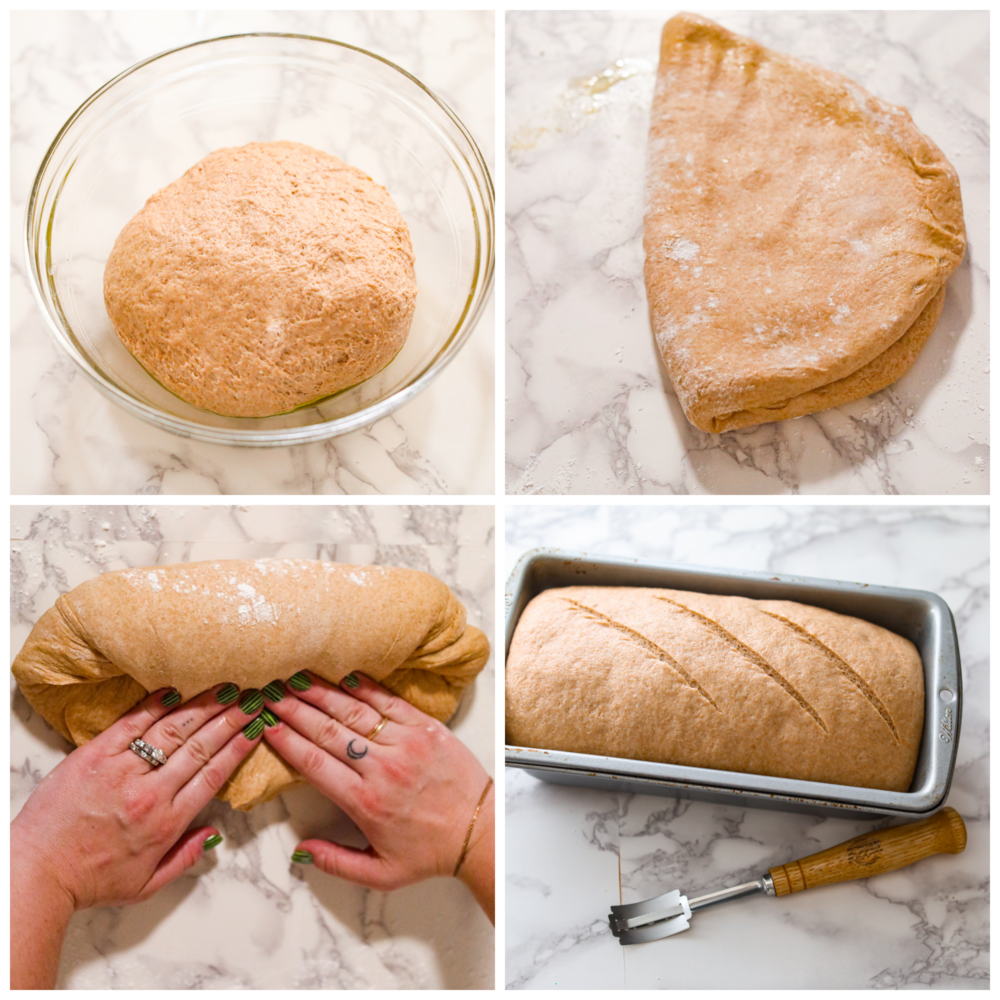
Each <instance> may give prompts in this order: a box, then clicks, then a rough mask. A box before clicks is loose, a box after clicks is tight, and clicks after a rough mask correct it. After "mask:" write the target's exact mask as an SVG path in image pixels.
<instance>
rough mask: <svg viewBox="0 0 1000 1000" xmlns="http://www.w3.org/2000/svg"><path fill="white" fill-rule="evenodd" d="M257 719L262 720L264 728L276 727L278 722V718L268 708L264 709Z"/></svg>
mask: <svg viewBox="0 0 1000 1000" xmlns="http://www.w3.org/2000/svg"><path fill="white" fill-rule="evenodd" d="M259 718H261V719H263V720H264V725H265V726H276V725H277V724H278V722H279V719H278V717H277V716H276V715H275V714H274V712H272V711H271V710H270V709H269V708H265V709H264V711H263V712H261V713H260V716H259Z"/></svg>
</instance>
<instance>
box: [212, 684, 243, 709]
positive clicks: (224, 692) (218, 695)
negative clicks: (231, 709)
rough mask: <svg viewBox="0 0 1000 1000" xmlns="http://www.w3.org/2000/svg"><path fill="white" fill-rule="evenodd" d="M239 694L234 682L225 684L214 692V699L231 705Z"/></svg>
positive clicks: (221, 703)
mask: <svg viewBox="0 0 1000 1000" xmlns="http://www.w3.org/2000/svg"><path fill="white" fill-rule="evenodd" d="M239 696H240V689H239V688H238V687H237V686H236V685H235V684H227V685H226V686H225V687H224V688H219V690H218V691H216V692H215V700H216V701H217V702H218V703H219V704H220V705H232V703H233V702H234V701H236V699H237V698H238V697H239Z"/></svg>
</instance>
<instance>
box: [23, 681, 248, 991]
mask: <svg viewBox="0 0 1000 1000" xmlns="http://www.w3.org/2000/svg"><path fill="white" fill-rule="evenodd" d="M238 693H239V692H238V691H237V689H236V687H235V685H232V684H228V685H219V686H218V687H216V688H212V689H211V690H209V691H206V692H205V693H204V694H201V695H199V696H198V697H197V698H194V699H193V700H192V701H189V702H188V703H187V704H185V705H181V706H180V707H178V708H175V709H174V708H173V706H174V705H175V704H176V701H175V699H176V698H177V694H176V692H171V691H158V692H156V693H155V694H152V695H150V696H149V697H148V698H146V699H144V700H143V701H141V702H140V703H139V704H138V705H136V707H135V708H133V709H132V711H130V712H129V713H128V714H127V715H124V716H122V718H121V719H119V720H118V721H117V722H116V723H115V724H114V725H113V726H111V727H109V728H108V729H106V730H105V731H104V732H103V733H101V734H100V736H97V737H96V738H95V739H93V740H91V741H90V742H89V743H87V744H85V745H84V746H82V747H79V748H78V749H76V750H74V751H73V752H72V753H71V754H70V755H69V756H68V757H67V758H66V759H65V760H64V761H62V763H60V764H59V765H58V766H57V767H56V768H55V769H54V770H53V771H52V772H51V773H50V774H48V775H47V776H46V777H45V778H44V779H43V780H42V781H41V783H40V784H39V785H38V787H37V788H36V789H35V790H34V791H33V792H32V793H31V796H30V797H29V798H28V801H27V802H26V803H25V804H24V808H23V809H22V810H21V811H20V813H19V814H18V815H17V817H16V818H15V819H14V821H13V822H12V823H11V880H12V884H11V913H12V921H11V924H12V935H11V981H12V985H13V984H14V983H15V982H19V983H20V984H21V985H22V987H24V986H45V985H49V986H51V985H52V983H53V982H54V980H55V972H56V968H57V967H58V961H59V947H60V945H61V939H62V934H63V933H64V932H65V928H66V924H67V923H68V921H69V917H70V916H71V915H72V913H73V911H74V910H81V909H85V908H87V907H90V906H111V905H117V904H121V903H134V902H137V901H139V900H143V899H147V898H148V897H149V896H151V895H152V894H153V893H154V892H156V890H157V889H159V888H161V887H162V886H164V885H166V884H167V883H168V882H171V881H173V880H174V879H175V878H177V876H178V875H180V874H181V873H182V872H183V871H184V870H185V869H187V868H190V867H191V865H193V864H194V863H195V862H196V861H197V860H198V859H199V858H200V857H201V855H202V852H203V850H205V842H206V840H208V839H209V838H210V837H212V835H214V834H217V831H216V830H215V829H214V828H213V827H210V826H203V827H198V828H196V829H194V830H187V826H188V824H189V823H190V822H191V821H192V820H193V819H194V817H195V816H196V815H197V814H198V812H200V811H201V810H202V809H203V808H204V807H205V806H206V805H208V803H209V802H210V801H211V800H212V797H213V796H214V795H215V793H216V792H217V791H218V790H219V789H220V788H221V787H222V785H223V784H224V783H225V782H226V781H227V780H228V779H229V777H230V775H231V774H232V773H233V771H234V770H236V767H237V765H239V763H240V762H241V761H242V760H243V759H244V758H245V757H246V756H247V754H248V753H250V751H251V750H252V749H253V747H254V744H255V742H256V740H257V738H259V736H260V733H259V731H256V732H255V730H259V729H261V728H263V726H262V724H261V723H259V722H258V723H257V724H256V726H255V728H254V729H251V730H250V732H251V734H252V736H253V738H250V736H248V735H246V734H245V732H244V727H247V726H248V724H249V723H251V721H252V719H253V717H254V716H257V715H259V714H260V711H261V708H262V707H263V699H262V697H261V696H260V694H259V693H258V692H255V691H248V692H244V695H243V697H242V698H241V699H240V701H239V703H234V702H235V699H236V698H237V696H238ZM164 701H166V704H164ZM241 704H242V705H244V706H246V710H244V709H243V708H241V707H240V706H241ZM135 739H141V740H143V741H145V742H146V743H148V744H150V745H151V746H154V747H159V748H160V749H161V750H163V751H164V753H165V754H166V755H167V758H168V759H167V762H166V763H165V764H163V765H162V766H158V767H154V766H153V765H152V764H150V763H148V762H147V761H145V760H143V759H142V758H141V757H139V756H138V755H137V754H136V753H134V752H133V751H132V750H130V749H129V745H130V744H131V743H132V741H133V740H135ZM185 830H187V832H185ZM215 843H218V841H217V840H215V841H214V842H213V843H210V844H209V845H208V846H209V848H211V847H213V846H215Z"/></svg>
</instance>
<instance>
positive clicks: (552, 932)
mask: <svg viewBox="0 0 1000 1000" xmlns="http://www.w3.org/2000/svg"><path fill="white" fill-rule="evenodd" d="M505 534H506V552H505V558H504V566H505V570H506V572H508V573H509V572H510V570H511V569H512V568H513V566H514V563H515V562H516V560H517V559H518V558H519V557H520V556H521V555H522V554H523V553H524V552H525V551H527V550H528V549H531V548H535V547H538V546H555V547H560V548H564V549H576V550H581V549H582V550H586V551H589V552H591V553H594V554H598V553H599V554H605V555H622V556H631V557H639V558H642V559H649V560H657V559H661V560H665V561H675V562H687V563H692V564H700V565H704V566H714V567H718V568H720V569H721V568H730V569H736V570H758V571H760V570H766V571H773V572H780V573H792V574H801V575H811V576H818V577H827V578H832V579H845V580H856V581H865V582H869V583H879V584H887V585H895V586H903V587H912V588H918V589H927V590H931V591H935V592H936V593H938V594H940V595H941V596H942V597H943V598H944V599H945V600H946V601H947V602H948V604H949V606H950V607H951V609H952V611H953V613H954V615H955V619H956V622H957V625H958V633H959V643H960V648H961V657H962V675H963V690H964V708H963V719H962V734H961V739H960V742H959V748H958V762H957V766H956V770H955V777H954V782H953V785H952V788H951V794H950V796H949V798H948V804H949V805H951V806H953V807H954V808H955V809H957V810H958V812H959V813H960V814H961V815H962V817H963V818H964V820H965V822H966V826H967V829H968V834H969V840H968V846H967V847H966V850H965V852H964V853H963V854H960V855H940V856H937V857H933V858H928V859H925V860H924V861H921V862H919V863H918V864H917V865H914V866H913V867H910V868H904V869H900V870H899V871H897V872H891V873H888V874H884V875H880V876H877V877H873V878H870V879H868V880H866V881H863V882H850V883H842V884H840V885H833V886H826V887H823V888H820V889H814V890H811V891H809V892H806V893H798V894H794V895H792V896H788V897H783V898H780V899H773V898H769V897H765V896H756V897H753V898H750V899H746V900H741V901H736V902H731V903H728V904H726V905H724V906H719V907H716V908H714V909H710V910H706V911H704V912H702V913H698V914H695V916H694V917H693V919H692V922H691V927H690V928H689V929H688V930H687V931H686V932H684V933H683V934H679V935H677V936H675V937H672V938H670V939H668V940H664V941H660V942H654V943H650V944H645V945H637V946H631V947H628V948H622V947H621V946H620V945H619V944H618V942H617V941H616V940H615V939H614V938H613V937H612V935H611V933H610V930H609V929H608V925H607V922H606V915H607V913H608V905H609V904H610V903H617V902H619V892H621V901H622V902H636V901H638V900H640V899H646V898H648V897H649V896H652V895H655V894H657V893H659V892H666V891H668V890H670V889H680V890H681V891H682V892H684V893H697V892H698V891H699V890H705V891H711V890H713V889H718V888H722V887H724V886H726V885H735V884H739V883H740V882H744V881H749V880H750V879H751V878H755V877H757V876H758V875H759V874H760V873H761V872H762V871H766V869H767V868H769V867H771V866H773V865H775V864H781V863H784V862H785V861H789V860H791V859H793V858H797V857H802V856H803V855H805V854H810V853H813V852H814V851H817V850H820V849H822V848H823V847H831V846H833V845H834V844H838V843H840V842H841V841H843V840H847V839H848V838H850V837H853V836H855V835H857V834H859V833H862V832H867V831H868V830H871V829H874V828H875V827H876V826H878V825H882V824H879V823H877V822H876V821H853V820H851V819H824V818H819V817H810V816H801V815H798V814H793V813H784V812H776V811H769V810H762V809H751V808H741V807H737V806H730V805H725V806H722V805H712V804H710V803H705V802H685V801H680V800H677V799H673V798H669V797H661V796H652V795H629V794H620V793H613V792H605V791H598V790H591V789H583V788H571V787H565V786H559V785H551V784H547V783H544V782H541V781H538V780H536V779H535V778H533V777H531V776H530V775H529V774H528V773H527V772H525V771H521V770H518V769H516V768H507V769H506V771H505V781H506V836H505V843H506V982H507V985H508V987H511V988H520V989H536V988H553V987H558V988H574V987H576V988H591V987H593V988H597V987H601V988H609V989H610V988H614V987H632V988H642V987H645V988H703V989H708V988H720V989H726V988H733V989H739V988H745V989H805V988H810V987H813V988H841V989H866V988H909V989H913V988H936V989H942V988H973V989H975V988H980V989H985V988H987V987H988V986H989V711H988V706H989V512H988V510H987V508H986V507H985V506H973V507H969V506H963V507H905V506H897V505H893V506H891V507H887V506H879V507H869V506H858V507H811V506H805V505H802V506H798V505H797V506H794V507H793V506H785V507H777V506H743V507H735V506H726V505H722V506H704V505H703V506H697V507H693V506H687V505H671V506H666V507H663V506H661V507H655V508H652V507H649V506H644V507H635V506H616V507H598V508H593V507H565V506H561V505H554V506H544V507H543V506H533V505H526V506H510V505H509V506H508V510H507V519H506V528H505ZM894 822H899V821H898V820H897V821H894Z"/></svg>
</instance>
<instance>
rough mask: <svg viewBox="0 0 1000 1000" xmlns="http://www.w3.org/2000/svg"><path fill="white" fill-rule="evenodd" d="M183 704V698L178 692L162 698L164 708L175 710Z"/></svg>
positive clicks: (167, 694) (169, 692)
mask: <svg viewBox="0 0 1000 1000" xmlns="http://www.w3.org/2000/svg"><path fill="white" fill-rule="evenodd" d="M180 703H181V696H180V695H179V694H178V693H177V692H176V691H168V692H167V693H166V694H165V695H164V696H163V698H162V704H163V707H164V708H173V707H174V705H179V704H180Z"/></svg>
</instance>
